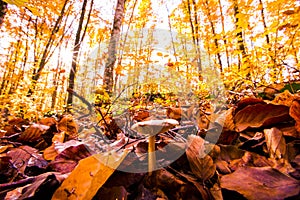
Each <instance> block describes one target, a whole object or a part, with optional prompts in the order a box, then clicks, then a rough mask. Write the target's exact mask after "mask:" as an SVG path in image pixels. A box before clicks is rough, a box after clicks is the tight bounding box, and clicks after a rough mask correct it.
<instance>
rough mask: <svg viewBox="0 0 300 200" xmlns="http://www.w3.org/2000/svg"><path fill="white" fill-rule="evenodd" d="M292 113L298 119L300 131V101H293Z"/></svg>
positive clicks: (297, 125)
mask: <svg viewBox="0 0 300 200" xmlns="http://www.w3.org/2000/svg"><path fill="white" fill-rule="evenodd" d="M290 115H291V117H292V118H294V120H295V121H296V125H295V127H296V130H297V131H298V132H300V101H299V100H295V101H293V103H292V105H291V107H290Z"/></svg>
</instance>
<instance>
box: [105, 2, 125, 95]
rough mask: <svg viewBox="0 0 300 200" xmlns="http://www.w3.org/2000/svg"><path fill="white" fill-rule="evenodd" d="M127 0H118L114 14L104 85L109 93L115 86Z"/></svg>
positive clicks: (110, 93)
mask: <svg viewBox="0 0 300 200" xmlns="http://www.w3.org/2000/svg"><path fill="white" fill-rule="evenodd" d="M124 4H125V0H118V2H117V7H116V11H115V16H114V22H113V28H112V31H111V37H110V42H109V46H108V58H107V61H106V63H105V69H104V75H103V85H104V87H105V88H106V91H107V92H108V94H109V95H112V91H113V86H114V65H115V62H116V54H117V45H118V42H119V39H120V30H121V26H122V20H123V17H124V11H125V9H124Z"/></svg>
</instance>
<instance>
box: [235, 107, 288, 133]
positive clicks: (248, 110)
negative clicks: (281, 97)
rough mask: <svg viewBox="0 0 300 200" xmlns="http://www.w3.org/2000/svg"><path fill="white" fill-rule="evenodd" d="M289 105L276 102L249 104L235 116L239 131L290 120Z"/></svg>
mask: <svg viewBox="0 0 300 200" xmlns="http://www.w3.org/2000/svg"><path fill="white" fill-rule="evenodd" d="M290 120H291V117H290V116H289V107H287V106H284V105H274V104H255V105H249V106H247V107H245V108H244V109H242V110H240V111H239V112H237V113H236V115H235V116H234V122H235V126H236V131H237V132H242V131H244V130H246V129H247V128H260V127H265V126H270V125H273V124H277V123H280V122H286V121H290Z"/></svg>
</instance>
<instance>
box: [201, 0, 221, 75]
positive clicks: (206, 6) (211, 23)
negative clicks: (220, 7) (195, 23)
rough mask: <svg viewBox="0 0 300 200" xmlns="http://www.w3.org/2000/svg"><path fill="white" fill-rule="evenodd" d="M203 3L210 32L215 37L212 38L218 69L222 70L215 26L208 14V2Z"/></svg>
mask: <svg viewBox="0 0 300 200" xmlns="http://www.w3.org/2000/svg"><path fill="white" fill-rule="evenodd" d="M204 3H205V8H206V10H207V16H208V20H209V23H210V27H211V32H212V34H213V36H214V38H215V39H214V44H215V48H216V49H217V58H218V62H219V66H220V67H219V69H220V71H221V72H222V71H223V67H222V60H221V55H220V53H219V51H220V48H219V43H218V39H217V38H216V28H215V25H214V22H213V20H212V17H211V14H210V12H211V11H210V9H209V3H208V1H207V0H206V1H205V2H204ZM214 51H215V50H214Z"/></svg>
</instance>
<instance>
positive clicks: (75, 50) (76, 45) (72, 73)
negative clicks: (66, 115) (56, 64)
mask: <svg viewBox="0 0 300 200" xmlns="http://www.w3.org/2000/svg"><path fill="white" fill-rule="evenodd" d="M86 5H87V0H84V1H83V4H82V8H81V14H80V19H79V24H78V27H77V32H76V38H75V43H74V47H73V56H72V67H71V70H70V74H69V87H68V89H70V90H71V91H73V90H74V87H75V76H76V72H77V61H78V54H79V49H80V46H81V40H82V38H81V32H82V27H83V21H84V16H85V11H86ZM72 103H73V93H71V92H69V95H68V100H67V105H68V106H72Z"/></svg>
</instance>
